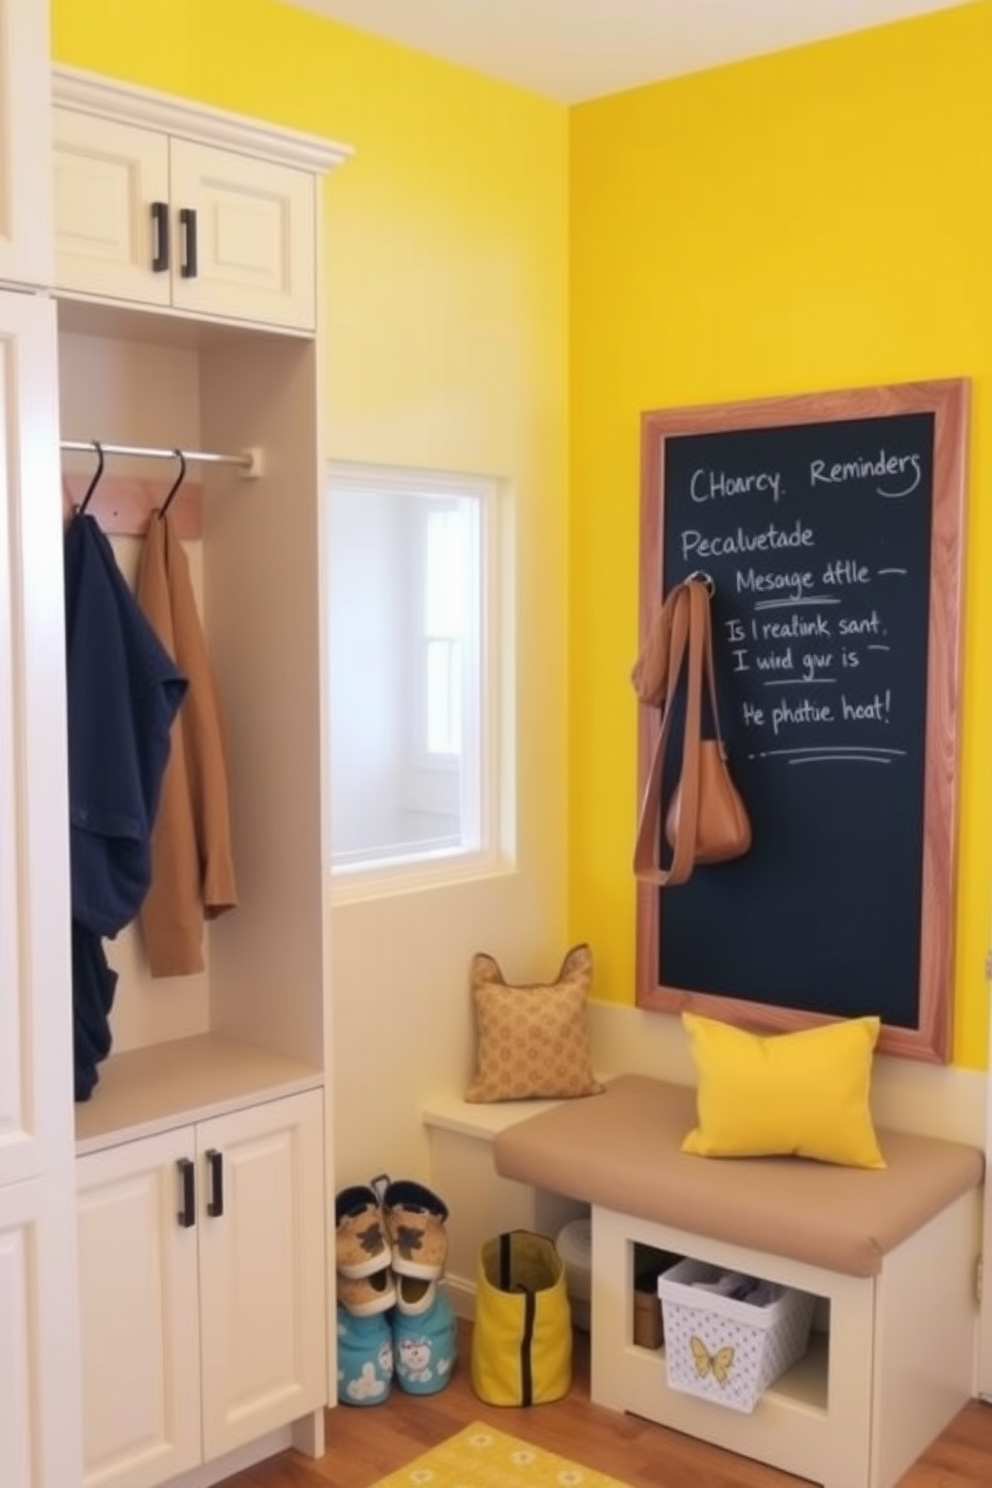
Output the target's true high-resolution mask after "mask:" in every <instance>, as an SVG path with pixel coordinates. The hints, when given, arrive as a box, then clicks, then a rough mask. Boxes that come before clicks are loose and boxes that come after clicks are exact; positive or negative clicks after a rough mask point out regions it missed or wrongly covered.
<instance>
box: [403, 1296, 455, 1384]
mask: <svg viewBox="0 0 992 1488" xmlns="http://www.w3.org/2000/svg"><path fill="white" fill-rule="evenodd" d="M400 1285H401V1289H402V1287H403V1286H405V1285H406V1283H405V1282H404V1283H402V1284H400ZM427 1288H428V1290H429V1292H430V1293H431V1294H432V1295H431V1297H430V1303H429V1305H428V1306H427V1308H426V1309H425V1310H420V1311H417V1312H408V1311H403V1310H402V1309H401V1307H400V1306H399V1304H397V1308H396V1311H395V1312H394V1313H393V1367H394V1369H395V1371H396V1381H397V1383H398V1385H399V1387H400V1389H401V1390H405V1391H406V1393H407V1394H408V1395H436V1394H437V1392H438V1391H439V1390H443V1389H444V1387H445V1385H446V1384H447V1383H448V1381H449V1380H450V1379H451V1371H452V1369H453V1368H454V1366H455V1360H456V1358H457V1355H458V1333H457V1329H456V1325H455V1315H454V1313H453V1312H452V1310H451V1303H450V1302H449V1301H448V1299H447V1297H446V1296H445V1295H444V1293H443V1292H441V1291H439V1290H438V1289H437V1287H436V1285H435V1284H434V1283H433V1282H428V1283H427Z"/></svg>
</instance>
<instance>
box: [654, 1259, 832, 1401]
mask: <svg viewBox="0 0 992 1488" xmlns="http://www.w3.org/2000/svg"><path fill="white" fill-rule="evenodd" d="M728 1274H729V1273H727V1272H725V1271H722V1270H721V1269H720V1268H719V1267H717V1266H710V1265H707V1264H706V1262H705V1261H694V1260H684V1261H679V1262H678V1264H677V1265H675V1266H672V1267H671V1269H670V1270H668V1271H665V1272H663V1273H662V1275H661V1276H660V1277H659V1278H658V1296H659V1297H660V1298H661V1307H662V1313H663V1315H664V1326H665V1355H666V1360H667V1364H668V1383H669V1385H670V1387H671V1388H672V1389H673V1390H682V1391H684V1392H685V1393H687V1394H690V1395H699V1396H701V1397H702V1398H703V1399H704V1400H713V1401H716V1402H717V1403H718V1404H720V1405H724V1406H729V1407H730V1408H731V1409H732V1410H739V1411H747V1412H750V1411H753V1410H754V1407H755V1404H756V1403H757V1401H758V1399H759V1397H760V1396H761V1393H762V1391H764V1390H767V1388H768V1386H769V1385H770V1384H771V1383H772V1381H773V1380H776V1379H778V1377H779V1375H780V1374H784V1373H785V1371H786V1370H787V1369H790V1368H791V1367H792V1365H793V1364H795V1363H796V1362H797V1361H798V1360H799V1359H801V1358H802V1356H803V1354H804V1353H805V1352H806V1346H807V1343H808V1341H809V1330H810V1325H811V1323H812V1321H813V1308H814V1306H815V1303H816V1299H815V1297H813V1296H810V1295H809V1294H808V1293H806V1292H797V1291H794V1290H793V1289H792V1288H791V1287H783V1286H779V1285H778V1284H777V1283H771V1282H760V1283H757V1282H752V1283H751V1284H752V1286H753V1287H754V1288H755V1290H754V1291H753V1293H752V1294H753V1296H754V1299H755V1300H754V1301H748V1300H747V1295H746V1291H747V1289H746V1287H744V1286H742V1287H741V1288H740V1290H741V1291H743V1292H745V1295H744V1296H734V1295H728V1296H721V1295H719V1294H718V1293H716V1292H713V1291H710V1290H707V1289H706V1288H707V1286H712V1285H715V1284H719V1283H721V1281H722V1280H724V1279H725V1278H727V1276H728ZM740 1280H742V1281H744V1282H747V1281H750V1280H751V1279H750V1278H740ZM700 1283H703V1285H700Z"/></svg>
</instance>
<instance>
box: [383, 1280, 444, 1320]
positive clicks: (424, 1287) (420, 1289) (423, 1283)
mask: <svg viewBox="0 0 992 1488" xmlns="http://www.w3.org/2000/svg"><path fill="white" fill-rule="evenodd" d="M393 1283H394V1285H395V1287H396V1306H397V1308H398V1309H399V1311H400V1312H402V1313H404V1314H405V1315H406V1316H407V1317H422V1316H423V1314H424V1313H425V1312H430V1310H431V1308H432V1307H433V1306H434V1301H435V1298H436V1297H437V1282H436V1281H427V1280H425V1278H424V1277H422V1276H404V1274H403V1273H402V1271H401V1272H400V1274H399V1275H398V1276H394V1277H393Z"/></svg>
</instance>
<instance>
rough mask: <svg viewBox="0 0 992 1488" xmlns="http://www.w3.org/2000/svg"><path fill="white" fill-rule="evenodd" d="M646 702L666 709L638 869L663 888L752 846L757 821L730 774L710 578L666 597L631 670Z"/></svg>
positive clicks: (646, 798) (641, 825)
mask: <svg viewBox="0 0 992 1488" xmlns="http://www.w3.org/2000/svg"><path fill="white" fill-rule="evenodd" d="M683 669H685V671H686V684H685V723H684V727H683V736H682V762H681V767H680V771H679V778H678V784H677V785H676V787H675V789H674V791H673V792H672V799H671V801H670V802H669V803H668V807H667V810H664V821H665V837H666V838H667V841H668V843H669V845H670V847H671V861H670V863H669V866H668V867H667V868H666V867H663V866H662V864H661V835H662V833H661V822H662V815H663V802H662V791H663V777H664V765H665V753H666V748H667V746H668V741H669V735H670V733H671V724H672V717H673V704H674V701H675V696H676V693H677V691H678V688H679V681H680V677H681V674H682V672H683ZM631 681H632V682H633V684H634V690H635V692H636V693H637V695H638V697H639V698H640V700H641V702H642V703H644V704H646V705H647V706H649V707H655V708H660V709H661V714H662V717H661V728H660V730H659V733H658V741H657V744H656V745H655V750H654V755H653V758H652V760H651V769H650V772H649V775H648V780H647V785H646V787H645V790H644V795H643V798H642V802H641V811H640V820H639V822H638V828H637V843H636V846H635V849H634V873H635V875H636V876H637V877H638V878H640V879H644V880H646V881H647V882H649V883H653V884H657V885H658V886H659V887H661V888H665V887H674V886H675V885H677V884H681V883H685V882H686V880H687V879H688V878H690V877H691V876H692V871H693V869H694V867H695V866H696V864H697V863H722V862H726V861H727V860H728V859H731V858H739V857H742V856H743V855H744V854H745V853H746V852H748V850H749V849H750V847H751V822H750V819H749V817H748V814H747V810H746V808H745V806H744V802H743V800H742V799H741V796H740V793H739V791H738V790H737V787H736V786H735V785H734V782H733V781H732V780H731V778H730V769H729V767H728V764H727V751H726V748H725V747H724V743H723V737H722V735H721V732H720V715H719V711H718V709H717V699H716V677H715V674H714V670H713V628H712V622H711V618H710V591H709V587H708V585H707V583H706V582H705V581H704V580H702V579H699V578H695V577H693V578H690V579H686V580H684V581H683V582H682V583H681V584H677V585H676V586H675V587H674V588H673V589H672V590H671V592H670V593H669V594H668V596H667V597H666V599H665V602H664V604H663V605H662V607H661V611H660V613H659V615H658V618H657V620H656V622H655V624H654V625H653V626H652V629H651V631H650V633H649V635H648V637H647V641H646V643H645V646H644V650H643V651H642V652H641V655H640V656H639V657H638V659H637V661H636V663H635V664H634V669H633V672H632V673H631ZM704 686H705V688H706V690H707V694H708V697H709V704H710V712H711V714H712V718H713V728H714V731H715V735H716V737H715V738H712V739H704V738H702V707H703V688H704Z"/></svg>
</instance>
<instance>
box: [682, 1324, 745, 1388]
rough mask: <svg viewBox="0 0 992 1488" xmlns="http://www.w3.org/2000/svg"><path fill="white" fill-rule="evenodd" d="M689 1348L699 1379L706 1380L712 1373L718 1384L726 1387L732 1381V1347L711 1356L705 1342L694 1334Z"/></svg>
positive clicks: (722, 1349)
mask: <svg viewBox="0 0 992 1488" xmlns="http://www.w3.org/2000/svg"><path fill="white" fill-rule="evenodd" d="M689 1347H690V1348H691V1349H692V1357H693V1359H694V1361H695V1364H696V1373H697V1374H698V1375H699V1378H700V1379H705V1378H706V1376H707V1375H708V1374H709V1373H710V1371H712V1373H713V1378H714V1379H715V1380H716V1382H717V1384H718V1385H725V1384H726V1383H727V1381H728V1380H729V1379H730V1366H731V1365H732V1364H733V1362H734V1351H733V1349H732V1348H731V1347H730V1345H729V1344H728V1345H727V1346H726V1347H725V1348H721V1349H717V1351H716V1353H715V1354H711V1353H710V1351H709V1349H708V1348H707V1347H706V1345H705V1343H704V1342H703V1340H702V1339H701V1338H697V1337H696V1335H695V1333H693V1334H692V1335H691V1336H690V1338H689Z"/></svg>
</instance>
